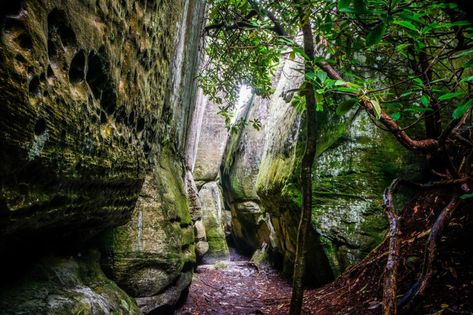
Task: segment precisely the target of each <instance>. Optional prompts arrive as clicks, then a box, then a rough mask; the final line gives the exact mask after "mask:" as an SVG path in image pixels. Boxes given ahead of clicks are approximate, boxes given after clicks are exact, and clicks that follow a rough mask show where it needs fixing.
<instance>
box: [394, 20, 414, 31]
mask: <svg viewBox="0 0 473 315" xmlns="http://www.w3.org/2000/svg"><path fill="white" fill-rule="evenodd" d="M393 24H397V25H400V26H402V27H405V28H408V29H410V30H412V31H416V32H418V31H419V30H418V29H417V27H416V26H415V25H414V24H412V23H411V22H409V21H394V22H393Z"/></svg>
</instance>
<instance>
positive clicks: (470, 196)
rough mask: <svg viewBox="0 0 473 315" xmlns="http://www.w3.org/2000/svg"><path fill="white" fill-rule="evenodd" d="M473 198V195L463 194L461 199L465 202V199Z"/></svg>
mask: <svg viewBox="0 0 473 315" xmlns="http://www.w3.org/2000/svg"><path fill="white" fill-rule="evenodd" d="M470 198H473V194H463V195H461V196H460V199H462V200H465V199H470Z"/></svg>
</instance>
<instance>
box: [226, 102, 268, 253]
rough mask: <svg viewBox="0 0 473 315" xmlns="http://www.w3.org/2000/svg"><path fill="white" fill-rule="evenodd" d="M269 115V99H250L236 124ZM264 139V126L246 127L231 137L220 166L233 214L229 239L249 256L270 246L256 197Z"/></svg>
mask: <svg viewBox="0 0 473 315" xmlns="http://www.w3.org/2000/svg"><path fill="white" fill-rule="evenodd" d="M268 111H269V99H263V98H261V97H259V96H253V97H252V98H250V100H249V101H248V102H247V104H245V105H244V107H243V108H242V110H241V111H240V116H239V117H237V121H238V120H239V119H243V120H245V121H254V120H258V121H263V122H265V121H266V119H267V116H268ZM265 135H266V128H265V126H263V129H262V130H257V129H255V128H253V127H252V126H248V127H247V128H243V129H239V130H238V131H237V132H236V133H232V134H231V135H230V137H229V139H228V141H227V145H226V149H225V155H224V160H223V163H222V184H223V186H224V187H225V189H224V194H225V198H226V201H227V203H228V204H229V207H230V209H231V213H232V237H233V240H234V242H235V243H236V246H237V247H238V248H239V249H240V250H241V251H243V252H246V253H248V254H251V253H253V252H254V251H255V250H256V249H257V248H259V247H260V246H261V245H262V244H263V243H266V244H270V243H271V240H270V231H272V226H271V222H270V221H269V220H267V216H266V214H265V213H264V211H263V210H262V209H261V207H260V204H259V201H260V199H259V196H258V194H257V193H256V179H257V177H258V173H259V167H260V163H261V156H262V154H263V149H264V144H265ZM273 243H274V240H273ZM273 245H275V244H273Z"/></svg>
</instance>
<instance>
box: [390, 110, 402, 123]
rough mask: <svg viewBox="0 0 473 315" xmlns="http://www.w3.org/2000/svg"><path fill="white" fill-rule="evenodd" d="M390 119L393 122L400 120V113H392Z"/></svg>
mask: <svg viewBox="0 0 473 315" xmlns="http://www.w3.org/2000/svg"><path fill="white" fill-rule="evenodd" d="M391 118H392V119H393V120H394V121H395V120H399V118H401V113H400V112H397V113H393V114H392V115H391Z"/></svg>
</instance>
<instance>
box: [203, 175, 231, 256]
mask: <svg viewBox="0 0 473 315" xmlns="http://www.w3.org/2000/svg"><path fill="white" fill-rule="evenodd" d="M199 198H200V201H201V204H202V223H203V224H204V226H205V233H206V239H207V242H208V244H209V250H208V253H207V255H206V261H209V260H214V259H217V258H225V257H227V256H228V255H229V250H228V246H227V239H226V235H225V225H226V221H227V220H228V219H229V218H228V214H229V213H228V211H225V209H224V204H223V196H222V190H221V188H220V186H219V185H218V184H217V183H216V182H208V183H206V184H205V185H204V186H202V188H201V189H200V191H199Z"/></svg>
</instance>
